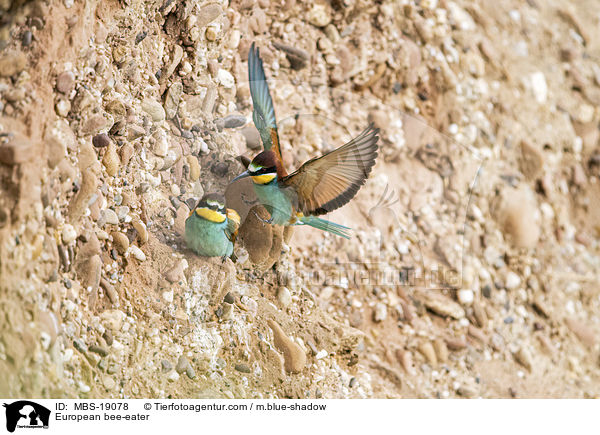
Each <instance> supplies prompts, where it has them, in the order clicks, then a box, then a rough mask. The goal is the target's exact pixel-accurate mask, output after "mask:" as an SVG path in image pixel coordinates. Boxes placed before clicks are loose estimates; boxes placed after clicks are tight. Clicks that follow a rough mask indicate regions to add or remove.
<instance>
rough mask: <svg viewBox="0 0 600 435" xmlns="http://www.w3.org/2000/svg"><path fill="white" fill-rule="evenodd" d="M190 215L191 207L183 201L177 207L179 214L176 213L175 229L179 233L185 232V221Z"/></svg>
mask: <svg viewBox="0 0 600 435" xmlns="http://www.w3.org/2000/svg"><path fill="white" fill-rule="evenodd" d="M189 215H190V209H189V208H188V206H187V204H185V203H182V204H181V205H180V206H179V208H178V209H177V214H176V215H175V224H174V225H173V229H174V230H175V231H176V232H177V233H178V234H181V235H183V234H184V233H185V221H186V219H187V218H188V216H189Z"/></svg>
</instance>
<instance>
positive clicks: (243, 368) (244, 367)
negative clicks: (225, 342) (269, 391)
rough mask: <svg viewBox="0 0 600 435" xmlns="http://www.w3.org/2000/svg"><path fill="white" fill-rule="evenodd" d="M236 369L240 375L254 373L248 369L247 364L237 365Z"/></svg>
mask: <svg viewBox="0 0 600 435" xmlns="http://www.w3.org/2000/svg"><path fill="white" fill-rule="evenodd" d="M235 369H236V370H237V371H238V372H240V373H252V371H251V370H250V367H248V366H247V365H246V364H236V365H235Z"/></svg>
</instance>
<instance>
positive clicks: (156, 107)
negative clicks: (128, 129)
mask: <svg viewBox="0 0 600 435" xmlns="http://www.w3.org/2000/svg"><path fill="white" fill-rule="evenodd" d="M142 110H143V111H144V112H146V113H147V114H148V115H150V117H151V118H152V121H154V122H160V121H164V120H165V116H166V114H165V109H164V108H163V106H162V105H161V104H160V103H159V102H158V101H155V100H152V99H149V98H147V99H145V100H144V101H142Z"/></svg>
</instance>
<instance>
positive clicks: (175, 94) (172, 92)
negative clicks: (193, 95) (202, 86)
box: [165, 82, 183, 119]
mask: <svg viewBox="0 0 600 435" xmlns="http://www.w3.org/2000/svg"><path fill="white" fill-rule="evenodd" d="M181 95H183V85H182V84H181V82H175V83H173V84H172V85H171V86H170V87H169V89H168V90H167V94H166V96H165V114H166V117H167V119H172V118H174V117H175V115H177V109H178V107H179V100H180V99H181Z"/></svg>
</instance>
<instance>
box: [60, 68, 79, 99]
mask: <svg viewBox="0 0 600 435" xmlns="http://www.w3.org/2000/svg"><path fill="white" fill-rule="evenodd" d="M74 87H75V75H74V74H73V72H72V71H64V72H62V73H60V74H59V75H58V77H56V90H57V91H58V92H61V93H63V94H65V95H69V93H70V92H71V91H72V90H73V88H74Z"/></svg>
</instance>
